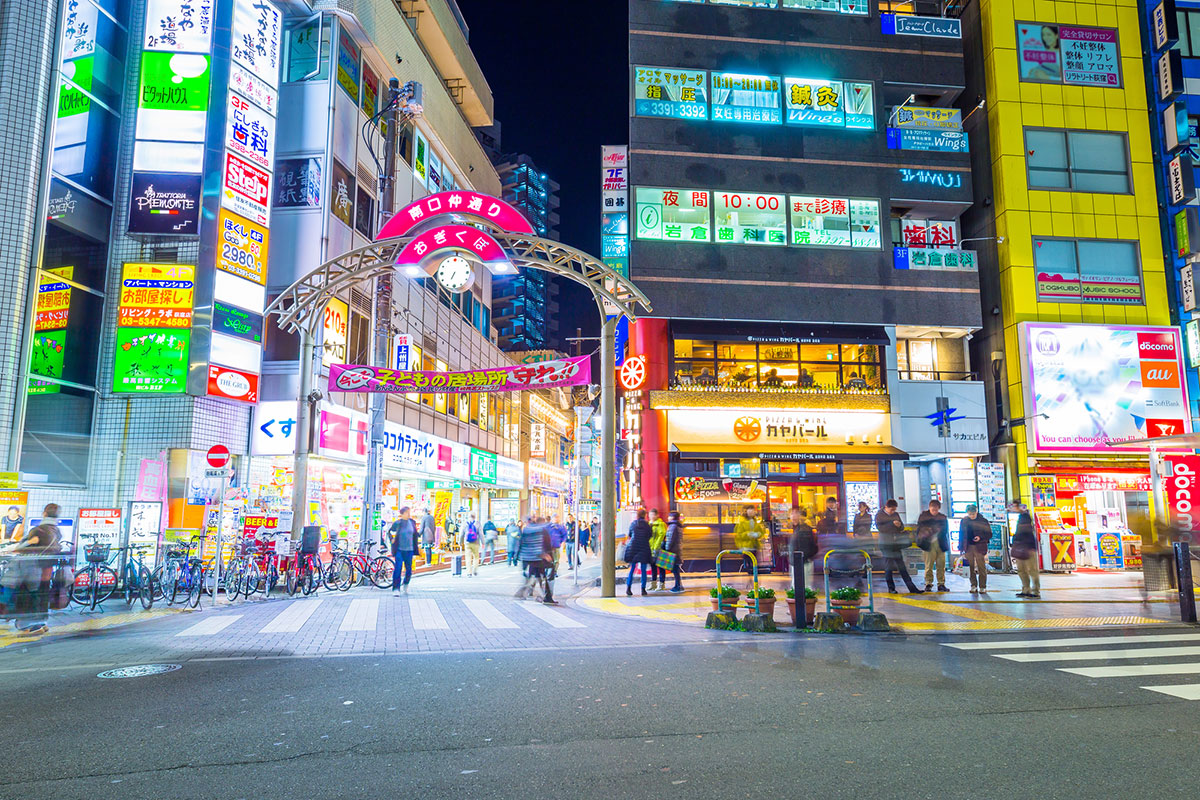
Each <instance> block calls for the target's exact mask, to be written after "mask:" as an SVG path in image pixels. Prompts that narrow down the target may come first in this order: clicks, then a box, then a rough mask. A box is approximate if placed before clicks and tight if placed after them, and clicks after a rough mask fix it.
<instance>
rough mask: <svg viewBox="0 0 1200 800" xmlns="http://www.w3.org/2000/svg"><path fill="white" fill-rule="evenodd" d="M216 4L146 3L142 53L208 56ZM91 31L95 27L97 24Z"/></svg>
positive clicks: (189, 0)
mask: <svg viewBox="0 0 1200 800" xmlns="http://www.w3.org/2000/svg"><path fill="white" fill-rule="evenodd" d="M215 4H216V0H147V2H146V33H145V37H146V38H145V44H144V45H143V49H145V50H162V51H166V52H172V53H206V52H208V49H209V47H210V46H211V45H212V26H213V6H214V5H215ZM82 5H84V6H86V5H87V4H86V3H83V4H82ZM92 27H93V29H94V27H95V23H94V20H93V25H92Z"/></svg>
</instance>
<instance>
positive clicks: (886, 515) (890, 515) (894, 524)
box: [875, 500, 922, 594]
mask: <svg viewBox="0 0 1200 800" xmlns="http://www.w3.org/2000/svg"><path fill="white" fill-rule="evenodd" d="M898 507H899V504H898V503H897V502H896V501H895V500H888V501H887V503H885V504H884V507H883V510H881V511H880V512H879V513H878V514H876V515H875V527H876V528H878V529H879V554H880V555H881V556H883V563H884V572H883V579H884V580H885V581H887V587H888V591H889V592H891V593H892V594H895V593H896V581H895V579H894V578H893V577H892V573H893V572H899V573H900V578H901V579H902V580H903V581H904V585H905V586H907V587H908V593H909V594H922V592H921V590H920V589H918V588H917V585H916V584H915V583H913V579H912V578H911V577H910V576H909V574H908V567H906V566H904V556H903V555H901V550H902V549H903V548H905V547H908V544H909V541H908V536H907V535H906V534H905V532H904V520H902V519H900V512H899V511H897V510H896V509H897V508H898Z"/></svg>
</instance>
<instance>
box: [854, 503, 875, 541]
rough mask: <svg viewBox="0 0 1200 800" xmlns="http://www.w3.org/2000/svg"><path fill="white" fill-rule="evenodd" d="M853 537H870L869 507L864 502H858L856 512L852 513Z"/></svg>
mask: <svg viewBox="0 0 1200 800" xmlns="http://www.w3.org/2000/svg"><path fill="white" fill-rule="evenodd" d="M854 538H855V539H859V538H862V539H870V538H871V507H870V506H869V505H867V504H866V503H859V504H858V513H857V514H855V515H854Z"/></svg>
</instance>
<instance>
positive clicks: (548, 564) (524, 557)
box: [517, 516, 554, 605]
mask: <svg viewBox="0 0 1200 800" xmlns="http://www.w3.org/2000/svg"><path fill="white" fill-rule="evenodd" d="M519 549H520V555H521V563H522V564H524V566H525V582H524V583H523V584H522V585H521V588H520V589H518V590H517V599H518V600H523V599H525V598H526V597H528V596H529V593H530V592H531V591H532V590H533V587H534V586H535V585H536V584H537V583H538V581H539V579H542V580H543V581H544V585H545V587H546V594H545V597H543V598H542V602H544V603H547V604H551V605H553V604H554V592H553V588H554V574H553V571H552V570H553V569H554V556H553V554H552V552H551V550H552V548H551V545H550V530H549V528H548V526H547V525H546V522H545V520H544V519H542V518H541V517H536V516H530V517H529V519H528V520H527V521H526V523H525V527H524V528H523V529H522V530H521V542H520V545H519Z"/></svg>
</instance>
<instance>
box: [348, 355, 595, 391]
mask: <svg viewBox="0 0 1200 800" xmlns="http://www.w3.org/2000/svg"><path fill="white" fill-rule="evenodd" d="M591 377H592V371H591V356H575V357H572V358H564V359H558V360H554V361H543V362H541V363H538V364H521V365H520V366H512V367H497V368H495V369H478V370H471V371H469V372H409V371H400V370H391V369H383V368H381V367H368V366H363V365H360V364H332V365H331V366H330V367H329V389H330V391H335V392H387V393H393V392H398V393H405V392H439V393H440V392H449V393H457V392H519V391H522V390H524V389H549V388H551V387H554V386H578V385H581V384H587V383H591Z"/></svg>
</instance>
